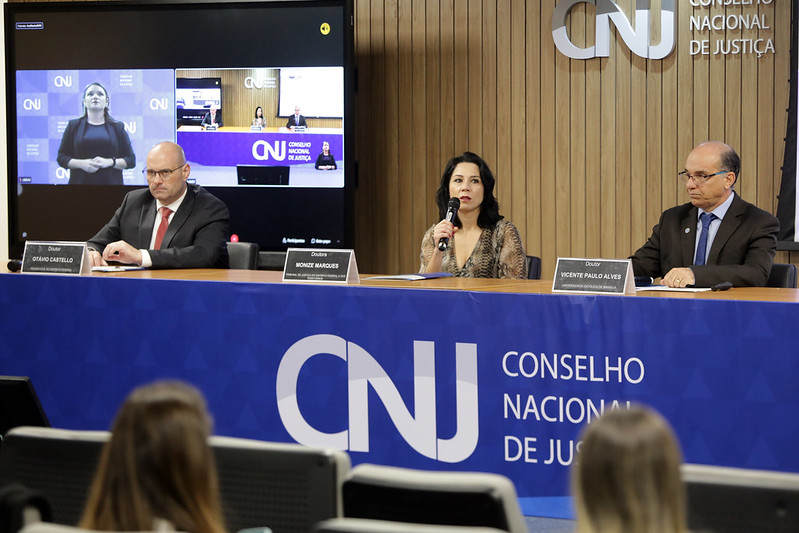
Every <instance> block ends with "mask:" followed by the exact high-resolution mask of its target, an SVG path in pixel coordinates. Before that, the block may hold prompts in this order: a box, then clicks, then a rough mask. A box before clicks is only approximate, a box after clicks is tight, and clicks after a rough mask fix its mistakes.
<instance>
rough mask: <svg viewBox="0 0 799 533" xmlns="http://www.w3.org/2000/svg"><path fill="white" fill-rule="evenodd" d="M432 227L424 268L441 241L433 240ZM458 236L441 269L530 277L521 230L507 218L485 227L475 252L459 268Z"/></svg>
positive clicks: (424, 242)
mask: <svg viewBox="0 0 799 533" xmlns="http://www.w3.org/2000/svg"><path fill="white" fill-rule="evenodd" d="M435 226H436V225H435V224H433V226H431V227H430V229H428V230H427V231H426V232H425V234H424V237H423V238H422V254H421V261H422V266H421V267H420V268H419V272H424V270H425V268H426V267H427V264H428V263H429V262H430V258H431V257H433V252H434V251H435V250H436V246H437V243H434V242H433V228H435ZM456 240H457V237H456V238H455V239H453V240H452V241H451V242H450V245H449V248H447V251H446V252H444V257H443V260H442V261H441V271H442V272H447V273H449V274H452V275H453V276H457V277H461V278H505V279H509V278H518V279H524V278H527V256H526V255H525V254H524V247H523V246H522V239H521V238H520V237H519V231H518V230H517V229H516V226H514V225H513V224H512V223H510V222H508V221H507V220H505V219H502V220H500V221H499V222H497V224H496V226H494V228H493V229H492V228H487V229H483V232H482V233H481V234H480V238H479V239H478V240H477V244H475V246H474V250H472V255H470V256H469V258H468V259H467V260H466V263H464V265H463V268H458V262H457V260H456V258H455V245H456Z"/></svg>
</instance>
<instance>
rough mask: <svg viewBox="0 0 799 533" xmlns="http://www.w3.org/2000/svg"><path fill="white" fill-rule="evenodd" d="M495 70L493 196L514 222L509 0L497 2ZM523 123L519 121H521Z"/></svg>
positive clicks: (502, 211)
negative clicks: (495, 102) (494, 183)
mask: <svg viewBox="0 0 799 533" xmlns="http://www.w3.org/2000/svg"><path fill="white" fill-rule="evenodd" d="M496 8H497V12H496V36H497V53H496V57H497V70H496V80H497V81H496V91H497V95H496V101H497V115H496V117H497V118H496V132H497V133H496V147H497V148H496V155H495V160H494V163H493V164H491V167H492V168H493V169H494V171H495V172H496V178H497V183H496V189H495V190H494V194H495V195H496V197H497V201H498V202H499V207H500V210H501V211H500V212H501V213H502V214H503V215H504V216H506V217H508V219H509V220H511V221H514V220H515V218H514V216H513V214H514V213H513V206H512V205H511V191H512V190H513V181H514V180H515V179H516V176H515V175H514V174H513V172H511V161H512V160H513V158H514V157H515V156H516V154H514V153H513V150H512V147H513V134H512V133H513V112H514V111H517V110H515V109H511V108H512V106H513V100H512V98H511V95H512V83H513V81H512V78H511V52H510V50H511V35H512V32H511V18H510V4H509V1H508V0H497V2H496ZM520 119H521V120H523V118H522V117H520Z"/></svg>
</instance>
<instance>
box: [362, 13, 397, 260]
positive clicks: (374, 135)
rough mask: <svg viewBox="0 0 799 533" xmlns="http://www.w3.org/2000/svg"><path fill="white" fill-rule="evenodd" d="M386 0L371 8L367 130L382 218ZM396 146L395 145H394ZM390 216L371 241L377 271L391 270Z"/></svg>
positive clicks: (374, 198)
mask: <svg viewBox="0 0 799 533" xmlns="http://www.w3.org/2000/svg"><path fill="white" fill-rule="evenodd" d="M384 8H385V4H384V3H383V2H373V3H372V9H371V13H370V15H371V19H370V20H371V21H372V22H371V26H372V28H371V32H370V37H371V40H372V46H371V48H372V56H371V65H370V66H371V73H370V75H371V78H372V87H371V93H370V95H369V96H370V101H369V112H370V114H371V115H372V117H374V120H373V121H372V126H371V127H370V128H369V129H367V130H365V131H367V132H369V135H370V137H371V142H370V145H371V150H372V151H373V153H374V166H373V168H372V175H371V176H369V179H371V180H374V182H375V187H374V188H373V190H372V191H370V192H371V194H370V195H369V197H368V198H367V199H366V201H368V202H370V203H371V204H372V210H371V218H370V220H379V219H380V214H381V213H388V211H387V210H386V208H387V207H388V204H387V201H386V200H387V196H388V194H390V192H391V191H390V190H389V187H388V184H387V183H386V176H385V171H386V169H385V161H386V158H385V155H386V151H387V150H389V149H390V147H389V146H388V144H387V143H386V140H385V138H386V133H385V132H386V130H387V129H388V128H390V127H391V126H392V125H391V124H388V122H387V114H386V106H387V105H388V104H387V102H386V83H385V35H384V33H385V20H384V15H383V12H384ZM391 148H393V147H391ZM387 218H388V217H386V219H383V220H382V221H381V222H379V223H377V224H375V230H376V231H375V235H374V238H373V239H372V240H371V241H370V245H371V246H373V247H374V254H375V255H374V260H373V266H374V272H391V270H389V269H390V268H392V267H394V266H395V265H391V264H390V263H389V262H388V250H387V243H388V241H389V240H390V238H391V237H390V236H388V235H386V231H387V229H386V223H387Z"/></svg>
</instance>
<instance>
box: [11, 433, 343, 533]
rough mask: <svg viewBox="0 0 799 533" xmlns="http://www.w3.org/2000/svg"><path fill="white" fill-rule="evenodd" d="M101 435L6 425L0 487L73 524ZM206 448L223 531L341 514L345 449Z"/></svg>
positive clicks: (305, 527)
mask: <svg viewBox="0 0 799 533" xmlns="http://www.w3.org/2000/svg"><path fill="white" fill-rule="evenodd" d="M109 437H110V433H108V432H106V431H77V430H64V429H54V428H34V427H19V428H14V429H12V430H11V431H9V432H8V434H7V435H6V440H5V442H4V443H3V446H2V447H0V484H3V483H7V482H16V483H21V484H23V485H25V486H26V487H28V488H30V489H33V490H36V491H39V492H40V493H42V494H43V495H44V496H45V497H46V498H47V499H48V500H49V501H50V503H51V505H52V511H53V513H52V519H53V522H55V523H58V524H64V525H74V524H77V522H78V520H79V519H80V515H81V513H82V512H83V506H84V505H85V501H86V497H87V495H88V491H89V486H90V484H91V480H92V478H93V476H94V471H95V468H96V464H97V460H98V458H99V456H100V451H101V450H102V446H103V444H104V443H105V442H106V441H107V440H108V438H109ZM209 443H210V445H211V447H212V448H213V451H214V455H215V457H216V463H217V469H218V472H219V485H220V491H221V493H222V502H223V511H224V513H225V524H226V526H227V528H228V530H229V531H237V530H239V529H244V528H249V527H263V526H266V527H269V528H271V529H272V531H273V532H274V533H282V532H292V531H310V529H311V528H312V527H313V525H314V524H316V523H317V522H320V521H322V520H325V519H328V518H335V517H338V516H341V514H342V501H341V483H342V481H343V479H344V476H345V474H346V473H347V471H348V470H349V467H350V459H349V455H347V453H346V452H343V451H340V450H329V449H324V448H310V447H306V446H302V445H300V444H283V443H271V442H263V441H257V440H249V439H238V438H233V437H218V436H213V437H211V438H210V440H209ZM42 533H44V532H42Z"/></svg>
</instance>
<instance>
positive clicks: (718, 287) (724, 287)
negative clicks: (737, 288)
mask: <svg viewBox="0 0 799 533" xmlns="http://www.w3.org/2000/svg"><path fill="white" fill-rule="evenodd" d="M727 289H732V283H730V282H729V281H725V282H722V283H717V284H715V285H713V286H712V287H710V290H711V291H713V292H716V291H726V290H727Z"/></svg>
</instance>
